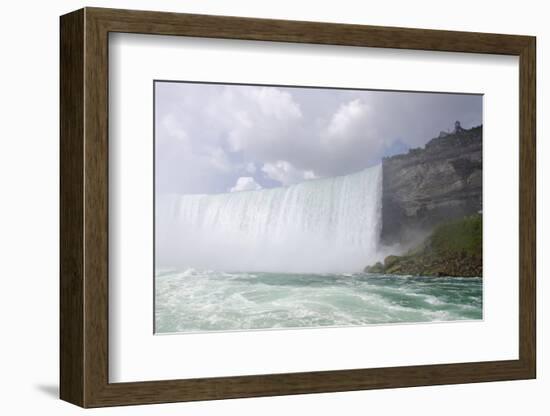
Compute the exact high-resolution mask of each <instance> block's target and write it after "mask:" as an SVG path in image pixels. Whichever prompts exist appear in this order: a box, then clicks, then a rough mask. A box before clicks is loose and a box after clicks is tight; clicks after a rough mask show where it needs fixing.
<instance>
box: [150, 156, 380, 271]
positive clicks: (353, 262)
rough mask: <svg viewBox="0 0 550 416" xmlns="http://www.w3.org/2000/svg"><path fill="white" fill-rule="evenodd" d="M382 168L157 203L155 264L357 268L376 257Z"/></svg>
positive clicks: (244, 268) (220, 267) (171, 197)
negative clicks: (287, 185) (283, 184)
mask: <svg viewBox="0 0 550 416" xmlns="http://www.w3.org/2000/svg"><path fill="white" fill-rule="evenodd" d="M381 193H382V169H381V166H380V165H378V166H375V167H372V168H369V169H366V170H363V171H361V172H358V173H355V174H351V175H347V176H340V177H334V178H326V179H316V180H310V181H306V182H302V183H299V184H297V185H292V186H289V187H281V188H274V189H266V190H260V191H242V192H234V193H228V194H216V195H183V196H181V195H179V196H176V195H169V196H160V197H158V198H157V201H156V240H155V242H156V261H157V265H158V266H159V267H182V266H183V267H187V268H189V267H192V268H201V269H211V270H225V271H237V270H238V271H264V272H297V273H328V272H356V271H360V270H362V268H363V267H364V266H365V265H366V264H369V263H371V262H372V261H373V260H374V258H375V257H376V251H377V247H378V240H379V235H380V226H381V204H382V203H381Z"/></svg>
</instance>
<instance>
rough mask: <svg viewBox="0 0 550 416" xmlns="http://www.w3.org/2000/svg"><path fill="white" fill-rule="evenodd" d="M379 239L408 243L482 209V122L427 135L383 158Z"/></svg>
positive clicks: (387, 241)
mask: <svg viewBox="0 0 550 416" xmlns="http://www.w3.org/2000/svg"><path fill="white" fill-rule="evenodd" d="M382 170H383V179H382V180H383V194H382V207H383V208H382V232H381V240H382V243H384V244H395V243H404V244H406V243H409V242H411V241H412V240H413V239H415V238H417V237H418V236H419V235H422V234H426V233H428V232H430V231H431V230H432V229H433V228H434V227H435V226H436V225H438V224H440V223H442V222H445V221H449V220H452V219H455V218H462V217H464V216H466V215H471V214H475V213H478V212H480V211H481V209H482V193H481V190H482V127H481V126H479V127H475V128H472V129H470V130H462V129H460V130H459V131H457V132H455V133H452V134H448V135H444V136H443V137H438V138H435V139H432V140H431V141H430V142H428V143H427V144H426V146H425V147H424V148H423V149H411V150H410V151H409V153H407V154H402V155H396V156H392V157H388V158H385V159H384V160H383V161H382Z"/></svg>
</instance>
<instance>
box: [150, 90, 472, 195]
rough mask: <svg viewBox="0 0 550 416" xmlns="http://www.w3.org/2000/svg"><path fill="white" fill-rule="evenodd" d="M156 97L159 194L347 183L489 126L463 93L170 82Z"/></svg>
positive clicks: (157, 92)
mask: <svg viewBox="0 0 550 416" xmlns="http://www.w3.org/2000/svg"><path fill="white" fill-rule="evenodd" d="M156 94H157V96H156V103H157V104H156V105H157V108H156V117H157V119H156V120H157V124H156V128H157V130H156V132H157V135H156V138H157V141H156V143H157V147H156V149H157V153H156V157H157V162H158V163H157V165H156V166H157V176H156V177H157V184H158V185H159V187H158V188H157V189H158V190H159V192H178V193H219V192H224V191H226V190H227V189H229V188H231V187H232V186H233V185H234V184H235V182H236V181H237V178H239V177H253V178H255V180H256V181H258V182H259V183H260V184H261V185H262V186H266V187H267V186H273V185H274V184H273V182H272V181H268V180H266V181H265V183H264V179H266V178H269V179H271V180H273V181H276V182H278V183H281V184H285V185H288V184H291V183H296V182H299V181H303V180H305V179H308V178H311V177H327V176H336V175H346V174H349V173H352V172H357V171H359V170H361V169H365V168H367V167H369V166H372V165H373V164H375V163H379V161H380V160H381V157H382V156H383V155H385V154H386V153H391V152H394V151H395V150H397V151H402V149H403V148H407V147H418V146H421V145H423V144H424V143H426V142H427V141H428V140H429V139H430V138H432V137H434V136H435V135H437V134H438V133H439V131H440V130H444V129H446V128H447V127H452V123H454V121H455V120H457V119H459V120H460V121H462V122H463V125H464V126H465V127H469V126H472V125H477V124H479V123H480V122H481V98H480V97H476V96H466V95H464V96H461V95H457V94H452V95H447V94H423V93H422V94H414V93H399V92H376V91H359V90H328V89H313V88H303V89H302V88H285V87H260V86H257V87H256V86H244V85H242V86H241V85H231V86H229V85H215V84H192V83H189V84H188V83H168V82H166V83H159V84H158V85H157V88H156ZM397 144H400V145H399V146H397ZM259 172H261V173H259ZM262 174H263V175H262Z"/></svg>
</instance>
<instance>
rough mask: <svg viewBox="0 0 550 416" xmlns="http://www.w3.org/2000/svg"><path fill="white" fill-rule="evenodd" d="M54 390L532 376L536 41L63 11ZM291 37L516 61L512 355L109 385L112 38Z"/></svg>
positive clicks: (358, 384)
mask: <svg viewBox="0 0 550 416" xmlns="http://www.w3.org/2000/svg"><path fill="white" fill-rule="evenodd" d="M60 28H61V45H60V46H61V51H60V52H61V58H60V65H61V91H60V102H61V104H60V106H61V120H60V130H61V132H60V133H61V154H60V159H61V179H60V181H61V182H60V186H61V200H60V204H61V218H60V220H61V243H60V244H61V246H60V252H61V256H60V261H61V267H60V279H61V280H60V396H61V399H63V400H66V401H68V402H71V403H74V404H76V405H79V406H82V407H101V406H116V405H132V404H146V403H163V402H179V401H192V400H214V399H227V398H239V397H257V396H271V395H288V394H304V393H321V392H338V391H351V390H364V389H379V388H396V387H410V386H425V385H439V384H454V383H474V382H486V381H498V380H518V379H530V378H535V376H536V332H535V331H536V326H535V312H536V304H535V300H536V297H535V293H536V292H535V251H536V250H535V249H536V240H535V230H536V229H535V221H536V204H535V203H536V195H535V188H536V186H535V185H536V182H535V128H536V119H535V106H536V97H535V93H536V90H535V71H536V68H535V63H536V62H535V52H536V46H535V45H536V43H535V38H534V37H530V36H516V35H501V34H486V33H469V32H452V31H438V30H421V29H404V28H393V27H377V26H362V25H347V24H332V23H313V22H297V21H285V20H267V19H253V18H240V17H225V16H207V15H190V14H177V13H164V12H148V11H130V10H114V9H100V8H85V9H81V10H78V11H75V12H72V13H69V14H67V15H64V16H62V17H61V21H60ZM110 32H125V33H141V34H151V35H174V36H192V37H206V38H224V39H245V40H258V41H277V42H297V43H310V44H330V45H347V46H359V47H360V46H368V47H380V48H397V49H415V50H430V51H447V52H468V53H482V54H502V55H514V56H518V57H519V66H520V80H519V85H520V92H519V97H520V98H519V119H520V131H519V137H520V142H519V146H518V150H519V154H520V189H519V195H520V197H519V198H520V211H519V212H520V215H519V218H520V224H519V235H520V244H519V247H520V252H519V259H520V267H519V359H518V360H507V361H491V362H471V363H458V364H444V365H440V364H439V365H419V366H405V367H390V368H366V369H354V370H338V371H322V372H307V373H288V374H265V375H252V376H237V377H219V378H203V379H181V380H169V381H146V382H132V383H110V382H109V379H108V368H109V367H108V361H109V353H108V345H109V344H108V309H109V308H108V306H109V305H108V299H109V296H108V287H109V285H108V282H109V276H108V222H109V215H108V172H109V169H108V168H109V167H108V140H109V138H108V65H109V62H108V34H109V33H110Z"/></svg>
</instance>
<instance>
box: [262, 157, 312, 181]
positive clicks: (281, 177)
mask: <svg viewBox="0 0 550 416" xmlns="http://www.w3.org/2000/svg"><path fill="white" fill-rule="evenodd" d="M262 172H264V173H265V174H266V175H267V176H268V177H269V178H271V179H273V180H276V181H279V182H281V183H282V184H283V185H292V184H293V183H298V182H302V181H304V180H308V179H315V178H316V177H317V176H316V175H315V173H314V172H313V171H311V170H301V169H296V168H295V167H294V166H292V164H290V163H289V162H287V161H286V160H278V161H276V162H274V163H265V164H264V165H263V167H262Z"/></svg>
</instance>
